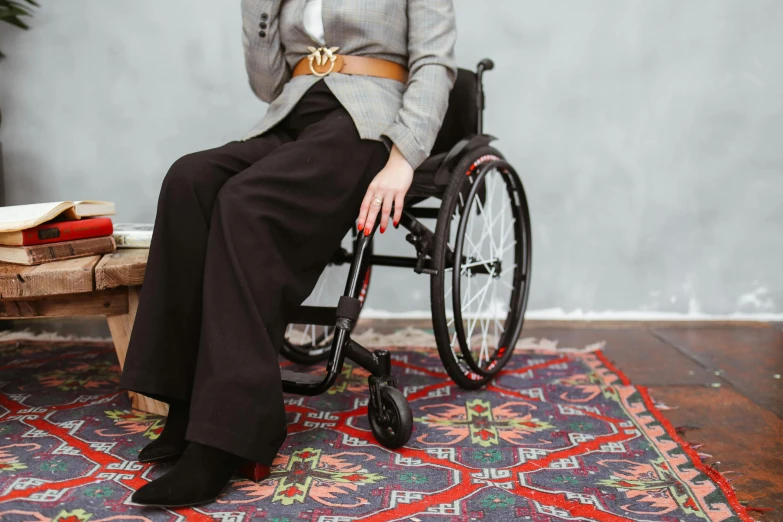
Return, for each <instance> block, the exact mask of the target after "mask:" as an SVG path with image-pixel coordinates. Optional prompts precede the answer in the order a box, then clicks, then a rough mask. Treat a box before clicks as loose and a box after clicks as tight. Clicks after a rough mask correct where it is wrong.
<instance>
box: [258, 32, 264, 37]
mask: <svg viewBox="0 0 783 522" xmlns="http://www.w3.org/2000/svg"><path fill="white" fill-rule="evenodd" d="M258 36H260V37H261V38H266V31H258Z"/></svg>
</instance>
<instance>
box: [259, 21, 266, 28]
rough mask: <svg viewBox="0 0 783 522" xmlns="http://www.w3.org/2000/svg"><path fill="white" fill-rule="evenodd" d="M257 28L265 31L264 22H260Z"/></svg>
mask: <svg viewBox="0 0 783 522" xmlns="http://www.w3.org/2000/svg"><path fill="white" fill-rule="evenodd" d="M258 27H260V28H261V29H266V22H261V23H260V24H258Z"/></svg>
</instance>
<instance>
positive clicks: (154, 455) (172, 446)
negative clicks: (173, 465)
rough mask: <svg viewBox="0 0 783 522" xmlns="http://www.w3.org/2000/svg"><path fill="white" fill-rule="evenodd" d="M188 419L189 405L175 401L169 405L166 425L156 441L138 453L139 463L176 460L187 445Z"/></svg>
mask: <svg viewBox="0 0 783 522" xmlns="http://www.w3.org/2000/svg"><path fill="white" fill-rule="evenodd" d="M189 418H190V404H189V403H187V402H182V401H176V402H172V403H171V404H169V414H168V416H167V417H166V424H165V426H163V431H162V432H161V434H160V435H159V436H158V438H157V439H155V440H153V441H152V442H150V443H149V444H147V445H146V446H144V448H142V450H141V451H140V452H139V462H165V461H169V460H175V459H178V458H179V457H180V456H181V455H182V452H183V451H185V448H186V447H187V445H188V441H186V440H185V431H186V430H187V427H188V420H189Z"/></svg>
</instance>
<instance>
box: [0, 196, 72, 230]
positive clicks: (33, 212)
mask: <svg viewBox="0 0 783 522" xmlns="http://www.w3.org/2000/svg"><path fill="white" fill-rule="evenodd" d="M72 206H73V202H71V201H54V202H51V203H33V204H31V205H13V206H9V207H0V232H11V231H15V230H24V229H26V228H32V227H34V226H37V225H40V224H41V223H44V222H46V221H49V220H50V219H53V218H54V217H56V216H57V215H59V214H61V213H62V212H63V211H65V210H67V209H69V208H71V207H72Z"/></svg>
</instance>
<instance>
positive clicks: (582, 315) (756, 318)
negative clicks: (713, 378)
mask: <svg viewBox="0 0 783 522" xmlns="http://www.w3.org/2000/svg"><path fill="white" fill-rule="evenodd" d="M431 317H432V315H431V314H430V311H429V310H411V311H409V312H387V311H385V310H376V309H373V308H364V309H362V319H431ZM525 319H531V320H534V321H535V320H539V321H716V322H725V321H732V322H733V321H748V322H763V323H775V322H783V313H758V314H749V313H733V314H723V315H721V314H714V315H713V314H703V313H676V312H645V311H633V310H628V311H624V310H606V311H600V312H594V311H584V310H572V311H565V310H563V309H562V308H548V309H542V310H529V311H528V312H527V313H525Z"/></svg>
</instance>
